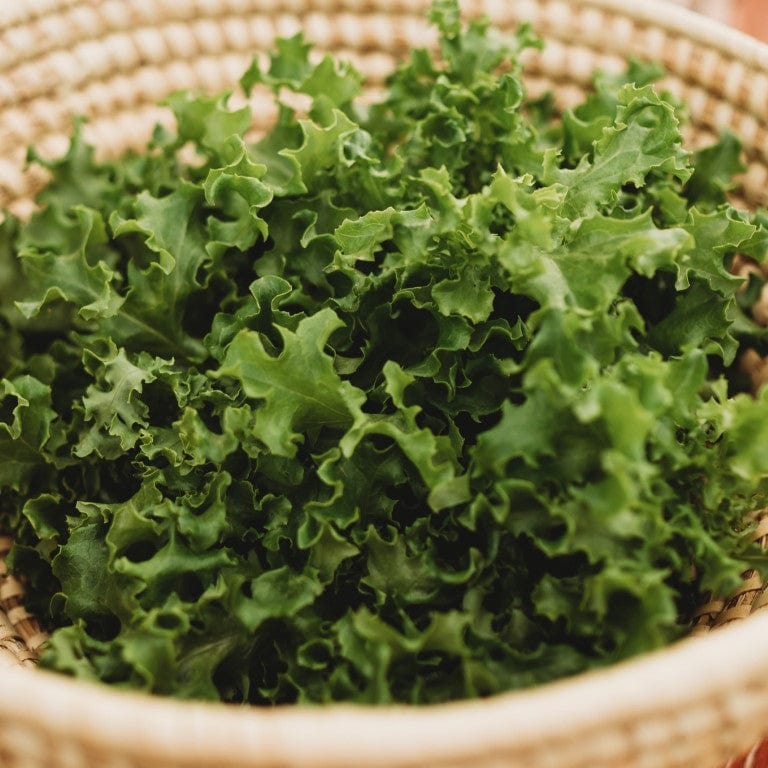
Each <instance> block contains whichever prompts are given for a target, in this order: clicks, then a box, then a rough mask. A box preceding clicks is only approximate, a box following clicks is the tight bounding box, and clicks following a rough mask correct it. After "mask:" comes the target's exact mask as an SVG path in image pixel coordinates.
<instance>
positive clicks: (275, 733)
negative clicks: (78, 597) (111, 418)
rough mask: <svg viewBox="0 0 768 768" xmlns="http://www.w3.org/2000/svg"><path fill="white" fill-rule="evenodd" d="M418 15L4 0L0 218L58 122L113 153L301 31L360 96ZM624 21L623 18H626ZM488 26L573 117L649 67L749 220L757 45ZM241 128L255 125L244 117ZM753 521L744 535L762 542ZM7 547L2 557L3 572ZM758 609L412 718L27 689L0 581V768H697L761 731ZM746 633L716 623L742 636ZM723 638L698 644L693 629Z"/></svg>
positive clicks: (634, 25)
mask: <svg viewBox="0 0 768 768" xmlns="http://www.w3.org/2000/svg"><path fill="white" fill-rule="evenodd" d="M425 5H426V0H102V1H101V2H100V1H99V0H16V1H15V2H2V3H1V4H0V206H1V207H10V208H11V209H12V210H14V211H15V212H17V213H20V214H22V215H23V214H24V213H26V212H28V211H29V210H30V208H31V205H32V204H31V202H30V198H31V195H32V194H33V193H34V191H35V190H36V189H37V188H39V186H40V184H41V183H43V182H44V178H43V177H42V175H41V171H40V170H39V169H36V170H35V169H33V170H30V169H25V167H24V154H25V148H26V146H27V145H29V144H34V145H36V146H37V147H39V148H40V150H41V151H42V153H43V154H45V153H52V154H55V153H60V152H62V151H63V150H64V149H65V146H66V143H67V137H68V135H69V133H70V130H71V117H72V115H73V114H78V113H79V114H86V115H87V116H89V118H90V122H89V123H88V124H87V126H86V136H87V138H88V139H90V140H91V141H92V142H94V143H95V144H96V145H97V147H98V148H99V149H100V151H102V152H104V153H106V154H115V153H118V152H120V151H122V150H124V149H126V148H128V147H132V146H137V145H141V144H142V142H143V141H144V140H145V138H146V137H147V136H148V134H149V131H150V129H151V127H152V125H153V124H154V123H156V122H158V121H161V122H166V121H167V120H168V115H167V114H166V113H164V112H163V111H161V110H159V109H158V108H156V107H155V106H154V105H155V103H156V102H157V101H158V99H160V98H161V97H163V96H164V95H165V94H166V93H168V92H170V91H173V90H176V89H179V88H185V87H191V88H202V89H206V90H220V89H222V88H226V87H231V86H232V84H233V83H235V82H236V80H237V78H238V77H239V75H240V74H241V73H242V71H243V70H244V69H245V67H246V65H247V63H248V62H249V61H250V58H251V57H252V55H253V54H254V53H255V52H260V53H263V52H265V51H266V50H268V49H269V48H270V47H271V43H272V41H273V40H274V38H275V37H276V36H282V35H287V34H292V33H293V32H295V31H297V30H298V29H299V28H300V27H303V28H304V29H305V31H306V33H307V35H308V37H309V38H310V39H311V40H313V41H314V42H315V43H316V44H317V45H318V46H319V47H320V48H321V49H328V50H332V51H334V52H336V53H337V54H340V55H342V56H344V57H347V58H349V59H351V60H353V62H354V63H355V64H356V65H357V67H358V68H359V69H361V70H362V71H363V72H364V73H365V74H366V75H367V76H368V78H369V80H368V82H369V86H370V88H371V89H372V91H375V89H377V88H378V87H380V86H381V83H382V79H383V77H384V76H385V75H386V74H387V73H388V72H389V71H390V69H391V68H392V66H393V64H394V61H395V60H396V59H398V58H399V57H402V56H403V55H404V54H406V53H407V52H408V51H409V50H410V49H412V48H413V47H415V46H421V45H424V44H430V43H431V42H433V37H432V33H431V32H430V31H429V30H428V29H427V28H426V24H425V21H424V10H425ZM629 7H631V8H632V10H629ZM465 10H466V11H467V13H468V14H477V13H486V14H487V15H489V16H490V17H491V19H492V20H493V22H494V23H495V24H497V25H499V26H501V27H507V28H509V27H512V26H514V25H516V24H517V23H518V22H519V21H521V20H528V21H530V22H532V23H533V25H534V27H535V28H536V29H537V30H538V31H539V32H540V33H542V34H543V35H544V37H545V39H546V41H547V45H546V48H545V50H544V52H543V53H541V54H535V55H531V57H530V59H529V61H528V64H527V71H528V77H529V87H530V90H531V91H532V92H537V91H541V90H543V89H552V90H554V91H555V93H556V95H557V97H558V98H559V99H560V101H561V103H562V104H564V105H565V104H568V103H570V102H573V101H574V100H575V99H578V98H579V97H580V96H581V95H582V93H583V91H584V89H585V87H587V85H588V83H589V80H590V77H591V74H592V72H593V70H594V69H595V68H596V67H600V68H604V69H617V68H621V67H623V64H624V61H625V57H627V56H629V55H635V56H640V57H644V58H650V59H654V60H657V61H660V62H662V63H663V64H664V65H665V67H666V68H667V71H668V73H669V77H668V78H667V81H666V83H665V85H666V86H667V87H669V88H670V89H672V90H673V91H674V92H675V93H677V94H678V95H680V96H682V97H683V98H684V99H685V100H686V101H687V103H688V106H689V111H690V116H691V118H692V127H691V128H690V131H689V136H688V140H689V141H690V143H691V145H692V146H693V145H695V144H697V143H700V142H702V141H706V140H709V139H711V138H712V137H713V135H714V134H715V133H716V132H717V130H718V129H719V128H721V127H725V126H728V127H731V128H732V129H734V130H735V131H736V132H738V133H739V135H740V136H741V137H742V139H743V141H744V144H745V147H746V155H747V160H748V164H749V169H748V171H747V172H746V174H745V175H744V177H743V179H742V180H741V187H740V190H739V193H738V197H739V198H740V201H741V202H742V203H744V204H746V205H750V206H755V205H760V204H764V203H765V202H768V47H766V46H763V45H761V44H759V43H757V42H755V41H753V40H751V39H749V38H747V37H746V36H743V35H741V34H739V33H736V32H733V31H730V30H727V29H726V28H724V27H722V26H719V25H717V24H716V23H714V22H710V21H707V20H706V19H704V18H702V17H699V16H696V15H694V14H692V13H690V12H688V11H685V10H683V9H681V8H678V7H676V6H671V5H666V4H662V3H660V2H653V1H652V0H643V2H642V3H640V2H638V3H626V2H624V0H572V1H571V2H566V1H565V0H485V2H483V1H482V0H466V2H465ZM255 107H256V108H255V109H254V114H255V115H256V120H257V123H256V124H255V125H254V130H255V131H258V130H260V129H263V128H264V127H265V126H266V125H267V124H268V123H269V121H270V120H271V119H272V115H273V112H272V110H271V107H270V106H269V105H267V104H261V103H257V104H256V105H255ZM767 525H768V524H766V523H763V524H762V525H761V528H760V530H759V531H758V533H759V534H760V535H765V534H767V533H768V527H766V526H767ZM9 544H10V542H9V541H8V540H5V539H0V563H1V562H2V561H1V556H2V554H3V553H4V552H5V551H7V548H8V546H9ZM766 602H768V599H767V598H766V594H765V588H764V586H763V585H762V584H761V583H760V582H759V579H757V577H756V576H755V575H754V574H747V575H746V580H745V584H744V587H743V589H742V590H741V591H740V592H739V594H738V595H736V596H733V597H732V598H731V599H730V600H728V601H713V602H711V603H709V604H708V605H706V606H704V607H703V608H702V610H701V611H700V612H699V615H698V616H697V617H696V619H695V622H694V623H695V629H696V631H695V632H694V635H695V636H694V637H692V638H690V639H687V640H684V641H682V642H680V643H678V644H677V645H675V646H673V647H672V648H670V649H668V650H665V651H662V652H659V653H655V654H650V655H648V656H645V657H643V658H640V659H639V660H636V661H632V662H628V663H624V664H621V665H618V666H616V667H614V668H612V669H609V670H606V671H601V672H597V673H589V674H585V675H581V676H579V677H576V678H574V679H571V680H568V681H565V682H559V683H555V684H551V685H546V686H542V687H539V688H537V689H535V690H532V691H526V692H522V693H514V694H508V695H503V696H498V697H494V698H491V699H488V700H484V701H477V702H469V703H458V704H448V705H439V706H433V707H424V708H418V709H413V708H408V707H387V708H378V709H377V708H366V707H351V706H333V707H327V708H303V707H295V708H294V707H286V708H276V709H273V710H262V709H258V710H256V709H248V708H245V707H227V706H223V705H209V704H194V703H180V702H175V701H168V700H164V699H160V698H152V697H148V696H143V695H136V694H126V693H118V692H115V691H111V690H108V689H107V688H106V687H98V686H92V685H89V684H83V683H79V682H75V681H72V680H70V679H67V678H63V677H58V676H55V675H53V674H50V673H47V672H40V671H33V670H34V659H35V656H36V652H37V650H38V648H39V647H40V645H41V643H42V642H44V635H43V634H42V633H41V632H40V629H39V627H38V626H37V624H36V622H35V621H34V619H33V618H32V617H30V616H29V614H28V613H27V612H26V611H25V610H24V608H23V605H22V591H21V586H20V584H19V583H18V581H16V580H15V579H13V578H12V577H10V576H8V575H6V574H5V573H4V571H3V570H2V569H0V608H1V609H2V610H0V665H1V666H2V672H1V673H0V674H2V677H0V766H5V767H7V768H17V767H18V768H22V767H23V768H57V767H61V768H85V767H86V766H92V767H93V768H166V767H167V768H170V766H178V767H179V768H181V767H183V768H193V767H195V768H202V767H203V766H206V767H210V768H219V767H220V766H228V767H232V768H237V767H238V766H241V767H243V768H245V767H246V766H248V767H250V768H256V767H259V768H291V767H295V768H311V767H315V768H320V767H321V766H322V767H324V768H360V767H362V766H366V767H367V768H375V767H376V766H380V767H381V768H383V767H384V766H386V767H387V768H406V766H410V767H411V768H416V767H417V766H421V767H425V768H426V767H427V766H428V767H429V768H449V766H450V767H452V768H461V767H463V766H466V767H467V768H469V767H470V766H471V767H472V768H496V767H499V768H500V767H501V766H509V767H510V768H511V767H513V766H516V767H518V768H619V767H620V766H621V767H622V768H623V767H624V766H633V767H634V768H641V767H642V768H662V767H668V768H676V767H677V766H679V767H680V768H683V766H685V767H686V768H690V767H693V766H695V767H696V768H710V767H711V768H716V766H720V765H722V764H724V763H725V762H726V761H727V760H728V759H729V758H731V757H732V756H734V755H736V754H739V753H740V752H742V751H744V750H746V749H748V748H749V747H750V745H752V744H754V743H756V742H757V741H758V740H759V739H760V738H761V737H763V736H764V735H765V734H766V733H768V651H767V650H766V648H765V647H764V646H765V645H766V643H765V642H764V638H768V613H763V614H762V615H755V616H752V615H751V614H753V613H756V612H757V611H758V609H759V608H761V607H763V606H764V605H765V604H766ZM747 616H749V619H748V620H747V621H734V619H744V618H745V617H747ZM722 623H726V624H728V625H729V626H727V627H725V628H722V629H720V628H719V629H717V630H716V631H713V632H709V631H708V629H709V627H710V626H713V625H715V624H722Z"/></svg>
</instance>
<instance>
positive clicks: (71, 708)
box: [0, 0, 768, 768]
mask: <svg viewBox="0 0 768 768" xmlns="http://www.w3.org/2000/svg"><path fill="white" fill-rule="evenodd" d="M374 1H375V2H381V4H382V7H384V6H385V4H386V0H374ZM510 1H511V0H477V2H475V3H474V4H473V7H476V9H477V10H479V11H485V12H487V13H489V15H492V14H491V11H492V9H493V8H494V7H495V8H497V9H499V8H501V9H503V7H504V4H505V2H510ZM75 2H76V0H70V2H62V3H59V5H61V6H62V7H64V6H69V5H73V4H75ZM33 4H34V0H28V5H29V7H32V6H33ZM564 4H566V5H567V4H568V3H564ZM576 4H577V5H578V6H580V7H581V8H585V9H586V8H593V9H595V10H602V11H608V12H611V13H615V14H617V15H618V16H620V17H624V18H627V19H631V20H635V21H638V22H640V23H642V24H646V25H647V26H649V27H654V28H658V29H659V30H661V31H665V32H667V33H671V34H676V35H679V36H680V37H681V38H684V39H687V40H689V41H691V42H694V43H698V44H700V45H704V46H707V47H708V48H710V49H712V50H715V51H718V52H721V53H723V54H725V55H727V56H729V57H732V58H733V59H734V60H737V61H738V62H739V63H741V64H743V65H745V66H747V67H749V68H753V69H756V70H761V71H768V45H766V44H764V43H761V42H759V41H757V40H755V39H753V38H751V37H749V36H748V35H747V34H745V33H742V32H739V31H737V30H735V29H731V28H729V27H727V26H725V25H724V24H722V23H720V22H718V21H715V20H713V19H710V18H707V17H705V16H703V15H701V14H698V13H696V12H694V11H691V10H689V9H687V8H683V7H680V6H673V5H670V4H667V3H665V2H662V0H643V2H642V3H638V4H632V5H631V6H629V7H628V5H627V4H626V2H625V1H624V0H576ZM23 5H24V2H22V3H21V6H23ZM46 5H48V6H51V5H52V6H56V3H55V0H50V2H48V3H47V4H46ZM40 13H41V14H42V13H44V10H41V11H40ZM0 22H1V19H0ZM1 26H2V24H1V23H0V27H1ZM764 119H765V120H768V118H764ZM765 636H768V611H766V612H763V613H762V614H760V615H755V616H752V617H750V618H749V620H748V621H738V622H735V623H732V624H730V625H729V626H727V627H724V628H721V629H718V630H716V631H715V632H713V633H712V634H711V635H703V636H696V637H689V638H686V639H683V640H681V641H679V642H677V643H675V644H674V645H672V646H670V647H668V648H664V649H661V650H659V651H655V652H652V653H648V654H644V655H642V656H640V657H636V658H634V659H631V660H628V661H625V662H621V663H619V664H616V665H613V666H611V667H607V668H604V669H600V670H596V671H592V672H586V673H583V674H580V675H577V676H575V677H573V678H569V679H567V680H561V681H557V682H553V683H548V684H545V685H540V686H537V687H535V688H530V689H526V690H522V691H515V692H511V693H504V694H498V695H496V696H493V697H491V698H488V699H483V700H474V701H460V702H450V703H446V704H434V705H425V706H420V707H418V708H414V707H409V706H404V705H389V706H384V707H382V706H372V705H370V706H366V705H350V704H329V705H325V706H322V707H318V706H316V705H312V706H310V705H285V706H280V707H276V708H272V709H262V708H255V707H254V708H249V707H236V706H231V705H222V704H219V703H200V702H185V701H180V700H176V699H168V698H163V697H158V696H150V695H147V694H140V693H135V692H127V691H121V690H115V689H113V688H109V687H108V686H105V685H103V684H96V683H89V682H83V681H79V680H72V679H70V678H66V677H63V676H61V675H59V674H56V673H53V672H49V671H45V670H34V671H30V670H28V669H21V668H19V669H7V670H6V669H4V670H3V685H2V686H1V687H0V718H6V719H7V720H11V721H12V722H13V723H14V724H15V725H18V727H27V728H29V729H31V730H35V729H36V728H38V727H39V725H40V724H41V723H42V724H44V725H45V730H46V733H47V734H50V738H51V739H52V740H53V741H56V740H58V739H62V740H63V741H67V740H70V739H71V738H72V736H73V734H76V735H77V739H78V741H80V742H82V743H87V744H91V745H94V746H96V747H101V748H102V749H104V750H109V751H110V752H115V753H118V752H119V753H120V754H140V755H141V756H142V758H143V759H144V760H146V761H151V759H152V758H153V757H156V758H157V759H158V760H162V759H173V758H174V757H177V756H179V755H182V754H194V756H195V759H196V761H200V762H199V763H198V762H196V763H195V764H203V762H205V763H207V764H212V765H219V764H226V765H228V766H233V768H236V767H237V766H265V767H266V766H275V765H284V766H288V765H302V766H305V767H306V768H312V767H313V766H314V767H315V768H320V766H328V765H334V766H335V768H345V767H349V768H352V766H355V767H356V766H359V765H360V763H361V755H364V759H365V764H366V765H367V766H370V767H371V768H376V766H379V767H380V768H383V766H389V765H392V764H408V763H409V761H411V762H413V761H414V746H415V745H418V747H419V752H418V755H419V756H418V760H419V764H430V761H435V762H437V761H438V760H444V761H446V763H448V762H456V763H457V764H458V763H459V762H460V761H461V759H462V758H476V757H477V756H478V755H479V754H484V753H488V754H491V753H492V754H497V753H499V752H502V753H509V754H510V755H514V756H515V757H517V758H518V759H519V758H520V756H521V755H525V754H526V750H530V751H531V752H532V751H533V750H536V749H539V748H540V745H541V743H542V741H548V742H551V743H552V744H553V749H556V748H557V743H558V741H560V742H562V743H565V742H567V741H568V740H569V739H572V738H575V737H576V735H577V734H578V735H579V737H580V741H583V740H584V734H586V733H592V732H594V733H596V734H597V733H598V732H600V733H603V732H611V731H613V732H615V733H619V732H621V733H626V732H633V729H635V728H639V727H640V724H641V722H643V721H644V722H646V723H647V722H648V721H649V720H650V721H661V722H664V721H665V720H666V719H668V718H670V717H671V716H673V715H674V714H675V713H679V712H680V711H681V710H687V709H689V708H690V709H691V710H692V711H694V714H695V712H700V711H701V709H700V707H699V705H704V704H706V705H708V706H709V707H710V709H718V711H721V712H724V716H725V718H726V719H730V720H731V721H732V722H733V721H735V720H737V719H738V718H739V716H740V713H742V712H743V713H744V715H745V716H746V715H748V714H750V713H752V712H754V711H756V708H755V707H752V708H750V701H752V700H753V699H754V698H755V697H757V696H760V697H761V698H762V700H764V701H768V654H767V653H766V652H765V650H764V648H763V647H762V643H761V639H762V638H763V637H765ZM649 691H653V694H654V695H653V697H652V698H651V697H649V695H648V693H649ZM765 708H766V706H765V705H763V708H762V710H760V711H765ZM751 726H752V728H753V731H754V737H755V738H757V737H758V736H760V735H762V733H761V730H768V725H764V726H760V724H759V723H751ZM693 732H694V734H695V733H696V731H695V729H694V731H693ZM637 738H638V739H640V738H641V737H640V736H638V737H637ZM741 746H747V745H746V744H745V745H741ZM398 761H400V762H398Z"/></svg>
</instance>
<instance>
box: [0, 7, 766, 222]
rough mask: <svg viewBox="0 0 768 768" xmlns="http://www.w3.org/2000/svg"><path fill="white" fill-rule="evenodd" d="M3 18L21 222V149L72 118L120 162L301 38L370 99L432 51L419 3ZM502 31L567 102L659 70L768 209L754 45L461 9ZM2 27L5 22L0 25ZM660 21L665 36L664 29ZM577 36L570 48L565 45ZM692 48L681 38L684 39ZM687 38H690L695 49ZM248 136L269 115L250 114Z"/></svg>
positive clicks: (10, 164)
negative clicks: (264, 56)
mask: <svg viewBox="0 0 768 768" xmlns="http://www.w3.org/2000/svg"><path fill="white" fill-rule="evenodd" d="M18 5H19V6H20V7H17V8H15V9H14V10H11V9H10V8H7V9H6V10H5V11H3V12H2V13H4V14H7V17H6V21H5V24H4V25H2V24H0V206H6V205H9V204H10V205H11V206H12V207H15V208H16V209H17V210H21V211H23V210H24V209H25V208H27V207H28V205H27V201H28V197H29V195H30V194H31V192H32V191H33V190H34V189H35V188H36V187H37V186H38V185H39V184H40V183H41V181H42V176H41V174H40V172H39V171H37V170H36V171H34V172H32V173H24V172H23V171H22V170H21V169H22V166H23V162H22V160H23V153H24V147H25V146H26V145H28V144H30V143H34V144H35V145H37V146H39V147H40V148H41V149H42V151H43V152H48V153H60V152H61V151H63V149H64V147H65V145H66V137H67V136H68V134H69V133H70V130H71V118H72V115H73V114H77V113H84V114H87V115H89V117H90V120H91V123H90V125H89V127H88V132H87V135H88V137H89V138H90V139H91V140H93V141H94V142H96V143H97V144H98V145H99V146H103V147H108V148H109V151H111V152H119V151H121V150H124V149H126V148H128V147H135V146H137V145H140V144H141V143H142V141H143V139H144V137H146V135H147V134H148V132H149V130H150V128H151V126H152V125H153V124H154V123H155V122H157V121H158V120H162V119H163V118H165V119H167V115H164V113H162V112H160V111H159V110H157V109H156V107H155V106H154V105H155V103H156V102H157V100H158V99H159V98H160V97H161V96H163V95H164V94H166V93H168V92H169V91H172V90H176V89H178V88H181V87H193V88H204V89H208V90H216V89H221V88H224V87H231V85H232V84H233V83H234V82H235V81H236V79H237V77H238V76H239V74H240V73H241V72H242V71H243V69H244V67H245V66H246V64H247V62H248V60H249V59H250V57H251V56H252V55H253V53H254V52H257V51H258V52H263V51H264V50H266V49H267V48H268V47H269V45H270V43H271V41H272V40H273V39H274V38H275V37H276V36H278V35H287V34H292V33H294V32H296V31H297V30H298V29H300V28H304V29H305V30H307V33H308V36H309V37H310V38H311V39H312V40H313V41H314V42H315V43H316V44H317V45H318V46H319V47H320V48H321V49H326V50H334V51H336V52H338V53H340V54H341V55H347V56H348V57H349V58H351V59H352V60H353V61H355V63H356V64H357V65H358V66H359V67H360V68H361V69H362V71H363V72H364V73H365V74H366V75H367V76H368V77H370V78H371V83H372V85H374V86H375V85H376V83H377V82H378V81H380V80H381V78H382V76H383V75H384V74H385V73H386V72H387V71H389V69H390V68H391V66H392V62H393V57H394V58H396V57H398V56H400V55H402V54H403V53H404V52H405V51H407V50H409V49H410V48H412V47H414V46H416V45H420V44H424V43H425V42H427V43H429V42H430V41H431V39H432V38H431V35H430V33H429V32H428V30H427V29H426V26H425V22H424V14H423V11H424V8H425V7H426V5H427V2H426V0H415V1H414V2H406V0H395V1H394V2H391V3H390V2H385V1H384V0H360V2H356V1H355V0H339V1H338V2H336V1H334V0H304V1H303V0H291V2H281V1H279V0H218V1H217V0H206V1H205V2H203V0H196V1H195V2H186V1H184V2H183V1H182V0H156V2H153V3H151V4H150V3H146V2H143V0H106V1H105V2H93V0H80V1H79V2H78V1H77V0H71V1H70V0H60V2H53V0H48V1H47V2H41V1H40V0H38V1H37V2H34V3H32V2H27V3H23V2H22V3H20V4H18ZM465 7H466V10H467V12H468V13H469V14H478V13H487V14H488V15H489V16H490V17H491V18H492V19H493V20H494V22H495V23H497V24H499V25H500V26H503V27H510V26H513V25H515V24H517V23H518V22H519V21H520V20H521V19H528V20H530V21H532V22H533V23H534V25H535V26H536V28H537V29H539V30H540V31H541V32H542V33H543V34H545V35H546V37H547V40H548V45H547V48H546V50H545V51H544V53H543V54H542V55H541V56H538V57H532V60H531V62H530V69H531V74H532V75H533V77H534V83H535V80H536V78H538V81H539V83H540V84H543V85H545V86H547V87H551V86H552V84H553V83H554V84H556V85H557V89H558V92H559V94H560V96H561V98H562V100H563V101H564V102H566V103H567V102H568V101H572V100H573V98H574V96H576V95H577V94H578V93H580V92H581V90H582V89H583V87H584V85H585V84H587V83H588V82H589V79H590V76H591V73H592V71H593V70H594V68H595V67H596V66H598V67H605V68H612V69H615V68H617V67H619V66H621V65H622V62H623V60H624V57H625V56H627V55H642V56H644V57H647V58H652V59H656V60H659V61H661V62H662V63H663V64H664V65H665V66H666V67H667V68H668V70H669V71H670V73H671V76H670V78H669V80H668V85H669V87H671V88H672V89H673V90H675V92H677V93H678V94H680V95H681V96H683V97H684V98H685V99H686V101H687V102H688V104H689V106H690V112H691V116H692V119H693V122H694V123H695V125H696V127H697V131H698V134H697V136H696V138H702V139H703V138H707V137H708V135H709V134H711V132H712V131H713V130H715V128H716V127H724V126H730V127H732V128H734V129H735V130H737V131H738V132H739V134H740V135H741V136H742V137H743V138H744V140H745V142H746V144H747V145H748V147H749V150H750V156H751V158H752V159H753V160H754V163H753V164H752V165H751V168H750V171H749V173H748V174H747V177H746V179H745V181H744V189H745V197H746V198H748V199H750V200H752V201H753V202H758V201H759V202H764V201H766V200H768V193H766V191H765V190H766V186H768V185H767V184H766V182H767V181H768V170H767V168H768V164H767V163H765V162H764V161H765V159H766V156H767V154H766V153H768V127H766V115H765V104H766V102H767V101H768V52H767V51H766V49H765V48H764V47H763V46H761V45H760V44H758V43H756V42H754V41H751V40H749V39H747V38H746V37H743V36H740V35H738V34H737V33H732V37H729V36H727V35H723V34H722V32H721V31H720V30H719V28H718V27H713V26H711V25H710V24H708V23H706V21H705V20H699V19H698V18H696V17H693V16H691V15H690V14H688V13H686V12H685V11H684V10H682V9H678V8H667V9H665V11H664V13H663V14H662V13H660V12H655V11H654V9H653V7H649V6H648V5H647V4H643V5H642V6H641V7H640V8H638V9H636V10H633V11H632V12H628V11H626V10H625V8H624V3H623V2H621V1H620V0H580V2H566V1H565V0H539V1H538V2H537V1H536V0H516V2H508V1H507V0H466V2H465ZM0 19H2V17H0ZM662 19H663V20H664V22H662V21H661V20H662ZM573 30H579V34H577V35H576V34H572V32H573ZM689 30H690V32H691V33H692V34H690V35H689V34H688V32H689ZM693 34H695V35H696V37H698V38H699V40H698V41H694V37H693ZM254 113H255V115H256V119H257V126H256V127H257V128H259V127H260V128H263V127H264V126H265V125H266V124H268V123H269V121H270V119H271V118H272V115H273V112H272V110H271V109H269V108H266V109H265V108H264V104H259V109H256V110H255V111H254Z"/></svg>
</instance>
